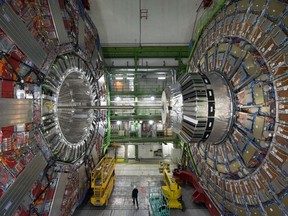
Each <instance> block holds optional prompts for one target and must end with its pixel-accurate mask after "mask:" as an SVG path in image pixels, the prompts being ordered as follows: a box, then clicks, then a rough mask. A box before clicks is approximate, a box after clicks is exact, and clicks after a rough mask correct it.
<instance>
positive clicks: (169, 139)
mask: <svg viewBox="0 0 288 216" xmlns="http://www.w3.org/2000/svg"><path fill="white" fill-rule="evenodd" d="M176 140H177V138H176V136H172V137H158V138H155V137H154V138H153V137H150V138H149V137H145V138H131V137H124V138H113V137H111V139H110V142H111V144H113V143H133V144H136V143H137V144H141V143H147V142H174V141H176Z"/></svg>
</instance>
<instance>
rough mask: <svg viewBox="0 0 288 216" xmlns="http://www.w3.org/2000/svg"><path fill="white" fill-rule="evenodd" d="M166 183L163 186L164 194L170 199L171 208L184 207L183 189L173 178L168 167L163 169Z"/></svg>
mask: <svg viewBox="0 0 288 216" xmlns="http://www.w3.org/2000/svg"><path fill="white" fill-rule="evenodd" d="M163 174H164V179H163V180H164V183H165V184H166V185H165V186H162V190H163V194H164V195H165V197H166V199H167V200H168V203H169V206H170V208H179V209H182V207H183V206H182V190H181V187H180V186H179V185H178V184H177V183H176V182H175V180H174V179H173V178H171V177H170V176H169V174H168V172H167V170H166V169H163Z"/></svg>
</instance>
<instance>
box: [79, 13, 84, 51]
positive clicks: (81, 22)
mask: <svg viewBox="0 0 288 216" xmlns="http://www.w3.org/2000/svg"><path fill="white" fill-rule="evenodd" d="M78 45H79V47H80V48H81V50H82V51H85V22H84V20H83V19H82V18H79V22H78Z"/></svg>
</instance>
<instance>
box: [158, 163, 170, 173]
mask: <svg viewBox="0 0 288 216" xmlns="http://www.w3.org/2000/svg"><path fill="white" fill-rule="evenodd" d="M164 169H166V170H167V172H170V164H169V163H167V162H164V161H160V162H159V172H160V173H163V170H164Z"/></svg>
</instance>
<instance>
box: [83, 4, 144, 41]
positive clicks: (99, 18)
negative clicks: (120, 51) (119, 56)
mask: <svg viewBox="0 0 288 216" xmlns="http://www.w3.org/2000/svg"><path fill="white" fill-rule="evenodd" d="M90 7H91V10H90V12H89V15H90V16H91V18H92V20H93V21H94V23H95V25H96V27H97V29H98V32H99V35H100V40H101V44H102V46H107V43H109V45H111V46H115V45H117V44H119V45H123V44H127V45H128V44H129V45H138V44H139V32H140V31H139V26H140V25H139V22H140V19H139V17H140V15H139V13H140V10H139V1H138V0H97V1H90Z"/></svg>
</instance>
